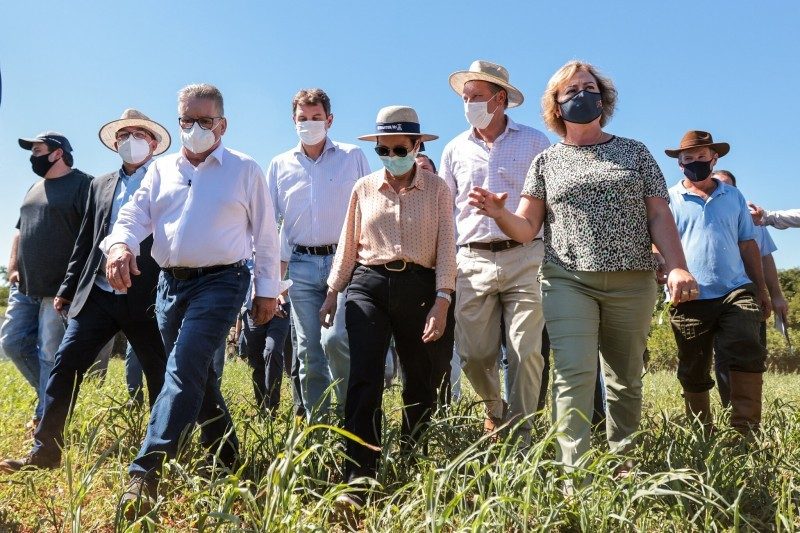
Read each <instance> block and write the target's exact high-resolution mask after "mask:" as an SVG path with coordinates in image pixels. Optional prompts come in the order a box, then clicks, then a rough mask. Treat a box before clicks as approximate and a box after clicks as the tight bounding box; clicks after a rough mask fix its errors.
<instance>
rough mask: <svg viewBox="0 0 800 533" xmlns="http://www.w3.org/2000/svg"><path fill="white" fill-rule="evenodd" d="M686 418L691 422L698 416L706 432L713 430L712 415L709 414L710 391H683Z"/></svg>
mask: <svg viewBox="0 0 800 533" xmlns="http://www.w3.org/2000/svg"><path fill="white" fill-rule="evenodd" d="M683 400H684V403H685V405H686V418H688V419H689V421H690V422H691V421H692V420H694V419H695V418H698V419H699V420H700V422H701V423H702V424H703V430H704V431H705V433H706V434H710V433H713V432H714V429H715V428H714V416H713V415H712V414H711V393H710V392H709V391H705V392H689V391H683Z"/></svg>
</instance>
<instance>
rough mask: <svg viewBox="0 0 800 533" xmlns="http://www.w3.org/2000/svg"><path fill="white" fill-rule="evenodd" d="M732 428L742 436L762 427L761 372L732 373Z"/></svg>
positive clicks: (762, 382) (762, 383) (732, 371)
mask: <svg viewBox="0 0 800 533" xmlns="http://www.w3.org/2000/svg"><path fill="white" fill-rule="evenodd" d="M730 380H731V426H732V427H733V428H734V429H735V430H736V431H738V432H739V433H742V434H749V433H752V432H753V431H757V430H758V428H759V426H760V425H761V389H762V387H763V385H764V381H763V376H762V374H761V373H759V372H737V371H735V370H731V371H730Z"/></svg>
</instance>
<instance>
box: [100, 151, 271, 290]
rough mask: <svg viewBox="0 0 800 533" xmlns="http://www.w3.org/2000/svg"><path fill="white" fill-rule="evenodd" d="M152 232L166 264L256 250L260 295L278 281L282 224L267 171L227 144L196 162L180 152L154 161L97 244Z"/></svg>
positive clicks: (214, 261)
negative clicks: (276, 212) (279, 228)
mask: <svg viewBox="0 0 800 533" xmlns="http://www.w3.org/2000/svg"><path fill="white" fill-rule="evenodd" d="M151 233H152V234H153V249H152V255H153V259H154V260H155V261H156V263H158V264H159V266H161V267H162V268H165V267H190V268H197V267H204V266H213V265H226V264H231V263H235V262H237V261H240V260H242V259H247V258H249V257H251V256H252V255H253V251H255V266H254V270H253V274H254V280H255V291H256V296H266V297H276V296H278V293H279V285H280V263H279V250H278V230H277V226H276V224H275V213H274V210H273V208H272V200H271V199H270V196H269V194H268V193H267V188H266V180H265V179H264V173H263V172H262V171H261V168H260V167H259V166H258V164H257V163H256V162H255V161H254V160H253V159H252V158H250V157H249V156H247V155H245V154H242V153H240V152H236V151H234V150H229V149H227V148H225V147H224V146H223V145H222V143H220V144H219V146H218V147H217V148H216V149H215V150H214V151H213V152H212V153H211V154H210V155H209V156H208V157H207V158H206V160H205V161H203V162H202V163H200V164H199V165H198V166H197V167H194V166H192V164H191V163H189V160H188V159H186V157H184V155H183V151H181V152H178V153H176V154H170V155H167V156H164V157H161V158H159V159H157V160H155V161H154V162H153V164H151V165H150V168H149V169H148V171H147V174H146V175H145V177H144V180H142V184H141V186H140V187H139V189H138V190H137V191H136V192H135V193H134V194H133V196H132V197H131V199H130V200H129V201H128V202H127V203H126V204H125V205H124V206H123V207H122V209H121V210H120V213H119V217H118V218H117V221H116V223H115V224H114V227H113V228H112V230H111V233H110V234H109V235H108V236H107V237H106V238H105V239H103V241H102V243H101V244H100V248H101V249H102V250H103V252H105V253H106V254H107V253H108V250H109V249H110V248H111V246H113V245H114V244H116V243H125V244H127V245H128V247H129V248H130V249H131V250H132V251H133V253H134V254H136V255H138V254H139V243H140V242H141V241H143V240H144V239H145V238H146V237H147V236H148V235H150V234H151Z"/></svg>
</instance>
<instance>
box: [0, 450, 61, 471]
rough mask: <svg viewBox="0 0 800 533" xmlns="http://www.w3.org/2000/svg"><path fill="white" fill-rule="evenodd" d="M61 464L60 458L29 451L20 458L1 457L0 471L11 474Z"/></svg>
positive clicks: (50, 468) (51, 467)
mask: <svg viewBox="0 0 800 533" xmlns="http://www.w3.org/2000/svg"><path fill="white" fill-rule="evenodd" d="M59 466H61V459H60V458H53V457H46V456H44V455H42V454H41V453H35V452H30V453H28V455H26V456H25V457H23V458H22V459H3V460H2V461H0V472H2V473H4V474H11V473H13V472H19V471H20V470H38V469H47V470H52V469H53V468H58V467H59Z"/></svg>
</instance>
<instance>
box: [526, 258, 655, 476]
mask: <svg viewBox="0 0 800 533" xmlns="http://www.w3.org/2000/svg"><path fill="white" fill-rule="evenodd" d="M655 302H656V281H655V277H654V276H653V273H652V272H649V271H623V272H576V271H568V270H565V269H563V268H561V267H560V266H557V265H554V264H552V263H548V264H546V265H544V266H543V267H542V303H543V306H544V316H545V319H546V320H547V332H548V334H549V335H550V344H551V346H552V349H553V418H554V420H555V421H556V423H557V424H558V430H559V433H560V436H559V437H558V443H559V450H558V455H557V456H558V458H559V459H560V460H561V461H563V462H564V463H566V464H567V465H574V464H576V463H577V461H578V459H580V457H581V456H582V455H583V454H584V453H586V451H587V450H588V449H589V440H590V434H591V428H590V421H591V419H592V407H593V399H594V388H595V381H596V378H597V351H598V348H599V350H600V358H601V362H602V369H603V375H604V377H605V383H606V402H607V418H606V434H607V436H608V443H609V447H610V449H611V451H612V452H615V453H624V452H625V451H626V450H627V448H628V447H629V445H630V438H631V435H633V433H635V432H636V430H637V429H638V428H639V421H640V419H641V415H642V370H643V366H644V361H643V354H644V349H645V347H646V346H647V334H648V332H649V330H650V318H651V316H652V314H653V307H654V305H655Z"/></svg>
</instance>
